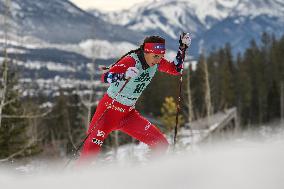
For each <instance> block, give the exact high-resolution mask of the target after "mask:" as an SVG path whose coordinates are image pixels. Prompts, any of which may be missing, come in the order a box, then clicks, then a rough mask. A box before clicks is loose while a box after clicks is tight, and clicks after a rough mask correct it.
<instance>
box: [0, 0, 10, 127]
mask: <svg viewBox="0 0 284 189" xmlns="http://www.w3.org/2000/svg"><path fill="white" fill-rule="evenodd" d="M5 5H6V8H5V15H4V51H3V54H4V61H3V76H2V82H3V84H2V85H3V88H2V89H0V97H1V103H0V128H1V126H2V114H3V109H4V106H5V100H6V93H7V85H8V52H7V47H8V16H9V13H10V1H9V0H6V1H5Z"/></svg>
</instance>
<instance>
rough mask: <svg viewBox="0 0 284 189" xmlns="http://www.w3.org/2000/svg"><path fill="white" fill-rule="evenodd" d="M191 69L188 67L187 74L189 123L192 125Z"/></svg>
mask: <svg viewBox="0 0 284 189" xmlns="http://www.w3.org/2000/svg"><path fill="white" fill-rule="evenodd" d="M189 77H190V67H188V73H187V99H188V122H189V123H191V122H192V120H193V109H192V101H191V90H190V78H189Z"/></svg>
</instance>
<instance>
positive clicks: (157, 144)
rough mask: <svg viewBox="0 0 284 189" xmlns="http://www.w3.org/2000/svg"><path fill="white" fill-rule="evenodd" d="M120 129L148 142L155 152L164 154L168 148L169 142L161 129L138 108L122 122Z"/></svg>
mask: <svg viewBox="0 0 284 189" xmlns="http://www.w3.org/2000/svg"><path fill="white" fill-rule="evenodd" d="M119 130H121V131H122V132H125V133H127V134H128V135H130V136H132V137H134V138H136V139H138V140H139V141H141V142H143V143H145V144H147V145H148V146H149V147H150V148H151V149H152V151H153V152H154V154H162V153H164V152H166V151H167V149H168V146H169V143H168V141H167V139H166V138H165V137H164V135H163V134H162V133H161V132H160V130H159V129H158V128H157V127H156V126H155V125H153V124H151V123H150V122H149V121H148V120H147V119H145V118H143V117H142V116H141V115H140V114H139V113H138V112H137V111H136V110H132V111H131V112H130V113H129V114H128V115H127V117H126V118H125V119H124V120H123V121H122V122H121V125H120V127H119Z"/></svg>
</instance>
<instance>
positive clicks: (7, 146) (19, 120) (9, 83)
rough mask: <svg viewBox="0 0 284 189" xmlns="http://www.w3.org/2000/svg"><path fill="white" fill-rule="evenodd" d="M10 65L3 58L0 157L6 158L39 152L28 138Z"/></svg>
mask: <svg viewBox="0 0 284 189" xmlns="http://www.w3.org/2000/svg"><path fill="white" fill-rule="evenodd" d="M12 65H13V63H12V61H8V59H5V60H4V62H3V64H2V66H1V69H0V73H1V75H6V76H7V78H6V79H4V80H3V79H2V80H1V83H0V90H1V91H3V89H4V88H6V90H5V93H2V100H3V99H5V101H4V104H2V105H4V106H3V107H2V114H1V117H0V119H1V126H0V158H1V159H7V160H11V159H13V158H19V157H26V156H29V155H33V154H35V153H37V152H39V148H38V146H37V145H35V141H32V140H30V136H29V135H28V134H29V133H28V129H29V125H28V119H27V118H26V117H25V116H23V115H24V113H25V112H24V107H23V104H22V102H21V95H20V92H19V90H18V77H17V72H16V71H15V67H12Z"/></svg>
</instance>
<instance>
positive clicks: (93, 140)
mask: <svg viewBox="0 0 284 189" xmlns="http://www.w3.org/2000/svg"><path fill="white" fill-rule="evenodd" d="M111 101H112V99H111V98H109V97H108V96H105V97H103V99H102V100H101V101H100V103H99V104H98V107H97V110H96V112H95V114H94V116H93V118H92V120H91V122H90V125H89V129H88V132H87V134H88V133H91V134H90V135H89V137H88V138H87V140H86V141H85V143H84V146H83V149H82V151H81V155H80V158H79V160H78V163H79V164H81V163H82V162H88V161H91V160H93V159H94V158H95V157H96V156H97V155H98V154H99V152H100V150H101V146H102V144H103V141H104V140H105V139H106V138H107V136H108V135H109V133H110V132H111V131H113V130H114V128H115V127H117V125H118V123H119V121H120V119H121V117H122V116H123V115H122V114H121V113H119V112H117V111H115V110H113V109H108V110H106V109H107V107H108V105H109V104H110V102H111ZM102 114H103V115H102Z"/></svg>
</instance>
